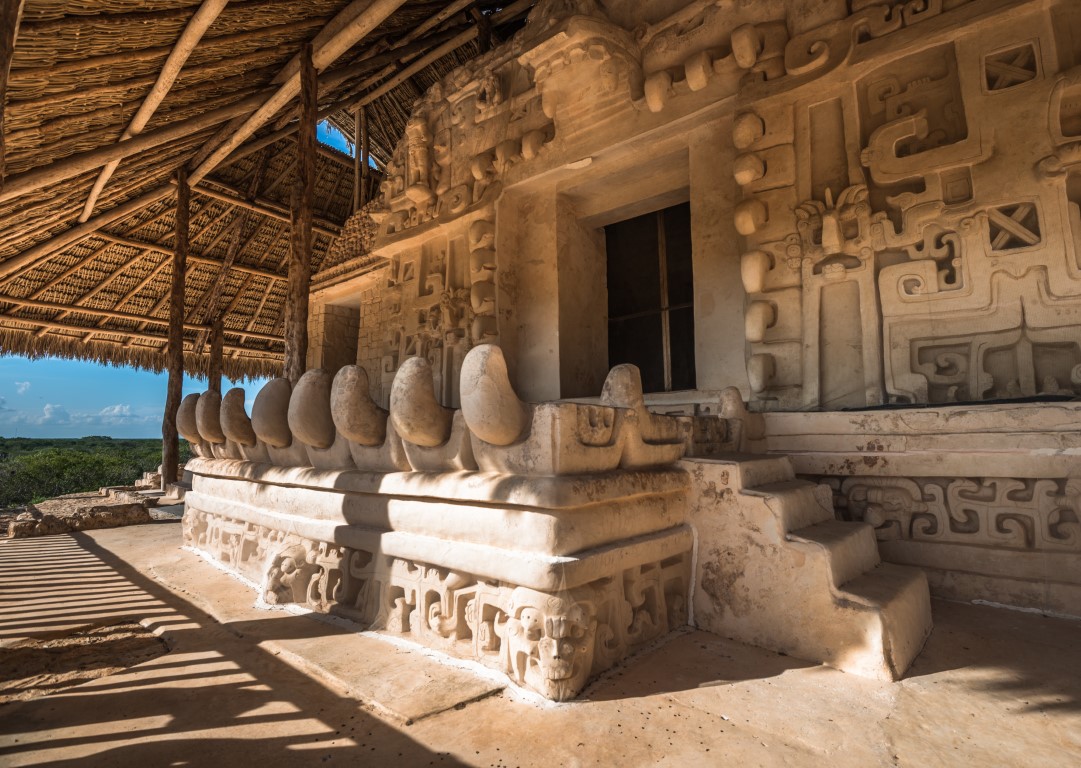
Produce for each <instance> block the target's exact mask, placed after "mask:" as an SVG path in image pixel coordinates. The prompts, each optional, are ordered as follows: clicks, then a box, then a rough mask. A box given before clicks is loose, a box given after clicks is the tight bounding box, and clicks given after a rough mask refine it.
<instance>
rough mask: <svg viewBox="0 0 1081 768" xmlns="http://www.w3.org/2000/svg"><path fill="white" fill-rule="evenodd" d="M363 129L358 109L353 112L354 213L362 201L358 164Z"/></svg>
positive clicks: (359, 166)
mask: <svg viewBox="0 0 1081 768" xmlns="http://www.w3.org/2000/svg"><path fill="white" fill-rule="evenodd" d="M362 134H363V131H362V130H361V127H360V110H356V111H354V112H353V212H354V213H356V212H357V211H359V210H360V206H362V205H363V203H362V202H361V201H360V190H361V189H362V187H361V181H362V179H361V171H360V168H361V165H360V144H361V142H362V141H363V138H364V137H363V136H362Z"/></svg>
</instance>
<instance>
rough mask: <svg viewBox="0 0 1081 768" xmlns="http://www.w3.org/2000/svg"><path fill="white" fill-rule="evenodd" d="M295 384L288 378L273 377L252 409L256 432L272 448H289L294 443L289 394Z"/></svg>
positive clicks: (257, 397)
mask: <svg viewBox="0 0 1081 768" xmlns="http://www.w3.org/2000/svg"><path fill="white" fill-rule="evenodd" d="M292 392H293V386H292V384H290V383H289V380H288V379H281V378H279V379H271V380H270V381H268V382H267V383H266V384H264V385H263V388H262V389H260V390H259V394H258V395H256V396H255V403H254V404H253V405H252V409H251V424H252V429H253V430H255V434H256V435H257V436H258V437H259V439H260V440H262V441H263V442H264V443H266V444H267V445H268V446H270V447H271V448H288V447H289V446H290V445H292V443H293V433H292V432H291V431H290V430H289V396H290V395H291V394H292Z"/></svg>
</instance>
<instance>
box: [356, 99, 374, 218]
mask: <svg viewBox="0 0 1081 768" xmlns="http://www.w3.org/2000/svg"><path fill="white" fill-rule="evenodd" d="M357 114H358V115H359V116H360V145H359V146H358V147H357V154H358V155H359V156H360V181H361V184H360V189H361V192H360V205H361V206H364V205H366V204H367V203H368V198H369V197H370V196H371V194H372V190H371V188H370V185H371V174H372V169H371V167H370V166H369V164H368V158H369V157H371V152H372V134H371V131H369V130H368V108H367V107H361V108H360V110H359V111H358V112H357Z"/></svg>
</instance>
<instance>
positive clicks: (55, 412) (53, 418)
mask: <svg viewBox="0 0 1081 768" xmlns="http://www.w3.org/2000/svg"><path fill="white" fill-rule="evenodd" d="M70 423H71V414H70V413H68V409H67V408H65V407H64V406H62V405H57V404H54V403H47V404H46V405H45V407H44V408H43V409H42V415H41V418H39V419H38V424H70Z"/></svg>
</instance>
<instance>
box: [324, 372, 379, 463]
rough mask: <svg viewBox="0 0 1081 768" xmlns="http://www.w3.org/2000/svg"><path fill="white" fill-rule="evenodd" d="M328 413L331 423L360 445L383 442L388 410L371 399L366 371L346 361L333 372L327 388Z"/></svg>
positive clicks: (372, 444) (373, 444)
mask: <svg viewBox="0 0 1081 768" xmlns="http://www.w3.org/2000/svg"><path fill="white" fill-rule="evenodd" d="M330 414H331V417H332V418H333V419H334V426H336V427H337V428H338V431H339V432H340V433H341V434H342V435H343V436H344V437H346V438H347V439H349V440H352V441H353V442H354V443H359V444H360V445H368V446H375V445H382V444H383V441H384V440H385V439H386V436H387V412H386V411H384V410H383V409H382V408H380V407H379V406H378V405H376V404H375V402H374V401H373V400H372V397H371V394H370V393H369V383H368V372H367V371H365V370H364V369H363V368H361V367H360V366H359V365H347V366H345V367H344V368H342V369H341V370H339V371H338V373H337V374H336V375H335V376H334V384H333V386H332V387H331V390H330Z"/></svg>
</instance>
